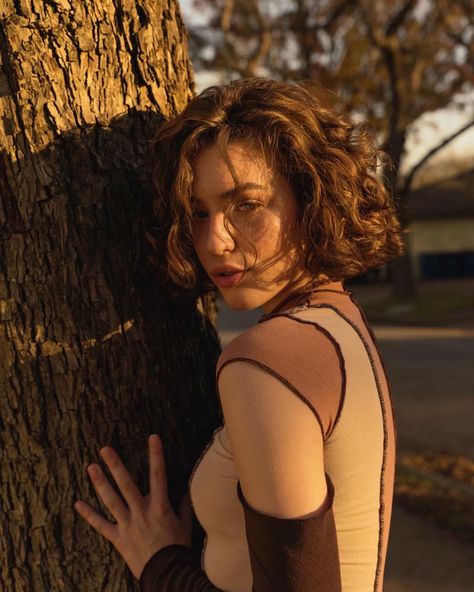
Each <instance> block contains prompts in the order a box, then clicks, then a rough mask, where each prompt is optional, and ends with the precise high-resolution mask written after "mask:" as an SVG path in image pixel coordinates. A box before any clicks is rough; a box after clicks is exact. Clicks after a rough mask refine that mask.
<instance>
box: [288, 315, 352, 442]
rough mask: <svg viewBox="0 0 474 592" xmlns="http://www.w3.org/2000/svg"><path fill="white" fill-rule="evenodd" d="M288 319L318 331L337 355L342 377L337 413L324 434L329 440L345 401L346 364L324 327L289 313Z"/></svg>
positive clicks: (337, 345) (331, 336) (335, 342)
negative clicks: (329, 342)
mask: <svg viewBox="0 0 474 592" xmlns="http://www.w3.org/2000/svg"><path fill="white" fill-rule="evenodd" d="M288 317H289V318H291V319H293V320H294V321H297V322H298V323H303V324H305V325H312V326H313V327H314V329H315V331H320V332H321V333H323V334H324V335H326V337H328V339H329V340H330V341H331V343H332V344H333V345H334V349H335V350H336V353H337V357H338V360H339V369H340V370H341V376H342V383H341V394H340V396H339V403H338V406H337V412H336V415H335V418H334V423H333V425H332V428H331V429H330V430H329V431H328V433H327V434H326V436H325V438H324V439H325V440H327V438H329V436H330V435H331V434H332V433H333V432H334V429H335V427H336V425H337V424H338V423H339V419H340V417H341V413H342V409H343V407H344V401H345V399H346V385H347V376H346V364H345V360H344V356H343V355H342V350H341V346H340V344H339V343H338V341H337V340H336V338H335V337H334V336H333V335H331V333H330V332H329V331H328V330H327V329H326V328H325V327H323V326H321V325H320V324H319V323H317V322H316V321H309V320H305V319H300V318H298V317H296V316H293V313H290V314H289V315H288Z"/></svg>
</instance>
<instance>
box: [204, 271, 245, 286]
mask: <svg viewBox="0 0 474 592" xmlns="http://www.w3.org/2000/svg"><path fill="white" fill-rule="evenodd" d="M244 273H245V272H244V271H237V272H236V273H233V274H232V275H215V276H213V278H212V279H213V280H214V282H215V283H216V284H217V285H218V286H219V287H220V288H232V287H233V286H235V285H236V284H238V283H239V282H240V279H241V277H242V276H243V275H244Z"/></svg>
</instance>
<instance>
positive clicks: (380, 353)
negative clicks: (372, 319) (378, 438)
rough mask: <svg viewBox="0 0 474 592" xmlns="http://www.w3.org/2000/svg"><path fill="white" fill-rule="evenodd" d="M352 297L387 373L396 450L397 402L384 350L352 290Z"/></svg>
mask: <svg viewBox="0 0 474 592" xmlns="http://www.w3.org/2000/svg"><path fill="white" fill-rule="evenodd" d="M350 298H351V300H352V302H353V303H354V304H355V305H356V306H357V308H358V309H359V311H360V315H361V317H362V319H363V321H364V324H365V326H366V328H367V330H368V332H369V333H370V336H371V337H372V340H373V342H374V345H375V349H376V350H377V353H378V355H379V359H380V364H381V366H382V368H383V371H384V373H385V378H386V381H387V388H388V398H389V401H390V407H391V409H392V417H393V431H394V436H395V450H396V448H397V442H398V435H397V423H396V421H395V403H394V401H393V396H392V388H391V385H390V382H389V379H388V374H387V369H386V367H385V363H384V361H383V358H382V352H381V351H380V348H379V344H378V341H377V338H376V336H375V334H374V332H373V331H372V328H371V327H370V325H369V322H368V320H367V316H366V314H365V311H364V309H363V308H362V307H361V306H360V304H359V303H358V302H357V300H355V299H354V298H353V297H352V292H351V295H350Z"/></svg>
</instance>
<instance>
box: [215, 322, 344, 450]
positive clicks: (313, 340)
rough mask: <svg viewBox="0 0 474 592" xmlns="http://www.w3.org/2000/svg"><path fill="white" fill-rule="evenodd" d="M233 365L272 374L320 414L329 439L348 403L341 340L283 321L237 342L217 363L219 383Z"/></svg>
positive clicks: (252, 330)
mask: <svg viewBox="0 0 474 592" xmlns="http://www.w3.org/2000/svg"><path fill="white" fill-rule="evenodd" d="M232 360H242V361H247V362H250V363H254V364H257V365H259V366H260V367H262V368H263V369H265V370H266V371H268V372H270V373H272V374H273V375H274V376H276V377H277V378H278V379H279V380H281V381H282V382H283V383H284V384H285V385H286V386H288V387H289V388H290V389H291V390H292V391H293V392H294V393H295V395H296V396H298V397H300V398H301V399H302V400H303V401H304V402H305V403H306V404H307V405H308V406H309V407H310V408H311V410H312V412H313V413H314V414H315V416H316V418H317V420H318V422H319V424H320V426H321V431H322V434H323V438H324V439H326V438H327V437H328V436H329V435H330V434H331V432H332V430H333V429H334V426H335V424H336V423H337V420H338V417H339V414H340V411H341V409H342V405H343V401H344V388H345V370H344V360H343V358H342V354H341V350H340V347H339V345H338V344H337V342H336V340H335V339H334V338H333V337H332V336H331V335H330V334H329V333H328V332H327V331H326V329H324V328H323V327H319V326H318V325H317V324H315V323H313V322H311V323H309V322H304V321H300V320H298V319H295V318H290V317H286V316H279V317H274V318H272V319H269V320H268V321H265V322H263V323H259V324H257V325H255V326H253V327H251V328H250V329H248V330H247V331H244V332H243V333H241V334H240V335H238V336H237V337H236V338H235V339H233V340H232V341H231V342H230V343H229V344H228V345H227V346H226V347H225V349H224V350H223V352H222V353H221V355H220V356H219V359H218V361H217V368H216V381H217V383H218V380H219V374H220V372H221V370H222V369H223V368H224V366H225V365H226V364H227V363H229V362H230V361H232Z"/></svg>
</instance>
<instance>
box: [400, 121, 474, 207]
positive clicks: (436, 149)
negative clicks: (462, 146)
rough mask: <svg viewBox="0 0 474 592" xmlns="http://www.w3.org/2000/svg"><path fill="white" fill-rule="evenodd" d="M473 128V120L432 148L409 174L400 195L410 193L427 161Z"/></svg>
mask: <svg viewBox="0 0 474 592" xmlns="http://www.w3.org/2000/svg"><path fill="white" fill-rule="evenodd" d="M472 126H474V119H473V120H471V121H468V122H467V123H466V124H465V125H463V126H462V127H461V128H460V129H458V130H457V131H455V132H454V133H452V134H451V135H450V136H448V137H447V138H445V139H444V140H443V141H442V142H440V143H439V144H438V145H437V146H435V147H434V148H432V149H431V150H429V151H428V152H427V153H426V154H425V155H424V156H423V158H422V159H420V160H419V161H418V162H417V163H416V164H415V166H413V168H412V169H411V171H410V172H409V174H408V175H407V176H406V177H405V180H404V182H403V185H402V189H401V192H400V194H401V195H403V196H404V195H406V194H407V193H408V192H409V190H410V187H411V184H412V182H413V178H414V176H415V175H416V173H417V172H418V171H419V170H420V168H421V167H422V166H423V165H424V164H425V163H426V161H427V160H429V159H430V158H431V157H432V156H433V155H434V154H436V153H437V152H439V151H440V150H441V149H442V148H444V147H445V146H447V145H448V144H449V143H450V142H452V141H453V140H454V139H455V138H457V137H458V136H460V135H461V134H463V133H464V132H465V131H466V130H468V129H469V128H470V127H472Z"/></svg>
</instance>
